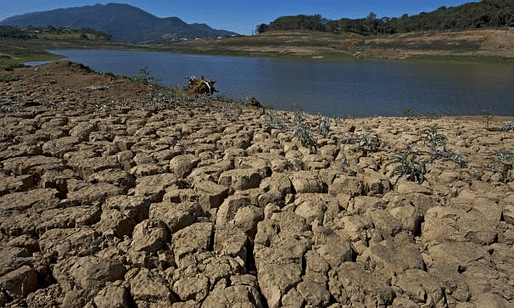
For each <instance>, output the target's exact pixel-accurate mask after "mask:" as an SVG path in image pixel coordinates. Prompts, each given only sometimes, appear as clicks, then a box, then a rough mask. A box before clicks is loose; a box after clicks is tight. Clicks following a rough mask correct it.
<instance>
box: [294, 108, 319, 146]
mask: <svg viewBox="0 0 514 308" xmlns="http://www.w3.org/2000/svg"><path fill="white" fill-rule="evenodd" d="M294 122H295V128H294V133H295V135H296V136H298V138H300V142H301V143H302V145H303V146H304V147H316V146H317V142H316V141H315V140H314V136H313V134H312V131H311V129H310V128H309V126H308V124H307V123H306V122H305V118H304V116H303V112H302V111H301V110H298V111H296V112H295V114H294Z"/></svg>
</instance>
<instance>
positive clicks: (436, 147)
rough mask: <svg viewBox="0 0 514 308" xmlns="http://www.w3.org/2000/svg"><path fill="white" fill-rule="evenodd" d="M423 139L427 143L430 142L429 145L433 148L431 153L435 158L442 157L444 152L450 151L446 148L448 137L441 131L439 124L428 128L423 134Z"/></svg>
mask: <svg viewBox="0 0 514 308" xmlns="http://www.w3.org/2000/svg"><path fill="white" fill-rule="evenodd" d="M421 139H423V142H424V144H425V145H427V144H428V147H429V148H430V150H431V153H430V154H431V155H432V158H433V159H436V158H438V157H440V156H441V155H442V153H447V152H448V150H447V149H446V141H447V140H448V138H447V137H446V136H445V135H443V134H441V133H439V127H438V126H437V124H434V125H432V126H430V127H429V128H426V129H425V130H424V131H423V133H422V135H421ZM440 148H441V149H440ZM443 156H444V155H443Z"/></svg>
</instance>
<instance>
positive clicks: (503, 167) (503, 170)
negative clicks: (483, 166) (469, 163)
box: [490, 150, 514, 179]
mask: <svg viewBox="0 0 514 308" xmlns="http://www.w3.org/2000/svg"><path fill="white" fill-rule="evenodd" d="M490 155H491V156H492V157H493V159H494V160H495V161H494V162H493V165H492V171H493V172H498V173H500V175H501V176H502V178H503V179H505V178H506V177H507V172H508V171H509V170H511V169H512V165H514V154H512V152H509V151H505V150H498V151H495V152H493V153H491V154H490Z"/></svg>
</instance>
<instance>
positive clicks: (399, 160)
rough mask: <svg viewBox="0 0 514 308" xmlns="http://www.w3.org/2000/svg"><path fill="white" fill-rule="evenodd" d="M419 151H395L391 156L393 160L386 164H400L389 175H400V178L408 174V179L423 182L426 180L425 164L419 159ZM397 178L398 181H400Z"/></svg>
mask: <svg viewBox="0 0 514 308" xmlns="http://www.w3.org/2000/svg"><path fill="white" fill-rule="evenodd" d="M417 155H418V154H417V153H415V152H412V151H407V152H403V153H395V154H393V155H392V156H391V161H390V162H389V163H387V165H386V166H388V165H391V164H399V165H398V166H396V167H395V168H394V169H393V172H392V173H391V175H390V176H389V177H390V178H392V177H394V176H395V175H398V179H399V178H401V177H402V176H404V175H405V176H407V180H409V181H413V182H418V183H420V184H421V183H423V182H424V181H425V174H426V169H425V164H424V163H423V162H421V161H419V160H417ZM398 179H397V181H398Z"/></svg>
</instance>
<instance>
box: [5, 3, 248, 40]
mask: <svg viewBox="0 0 514 308" xmlns="http://www.w3.org/2000/svg"><path fill="white" fill-rule="evenodd" d="M0 25H11V26H29V25H33V26H48V25H51V26H55V27H76V28H80V27H89V28H91V29H94V30H96V31H102V32H105V33H108V34H110V35H112V36H113V37H114V38H115V39H117V40H120V41H123V42H126V43H131V44H143V43H164V42H169V41H175V40H183V39H196V38H214V37H219V36H234V35H235V36H238V35H239V34H237V33H235V32H230V31H226V30H216V29H213V28H211V27H209V26H208V25H206V24H191V25H190V24H188V23H186V22H184V21H183V20H181V19H180V18H178V17H174V16H173V17H166V18H159V17H156V16H154V15H152V14H150V13H148V12H146V11H144V10H142V9H140V8H137V7H135V6H132V5H129V4H124V3H108V4H95V5H86V6H81V7H71V8H59V9H54V10H50V11H42V12H31V13H26V14H22V15H17V16H12V17H8V18H5V19H4V20H2V21H0Z"/></svg>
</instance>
